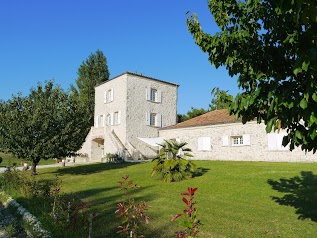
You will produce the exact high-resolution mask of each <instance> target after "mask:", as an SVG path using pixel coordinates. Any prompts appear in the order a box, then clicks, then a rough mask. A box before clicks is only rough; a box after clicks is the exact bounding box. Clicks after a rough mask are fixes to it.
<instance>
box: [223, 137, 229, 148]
mask: <svg viewBox="0 0 317 238" xmlns="http://www.w3.org/2000/svg"><path fill="white" fill-rule="evenodd" d="M222 146H229V136H228V135H223V136H222Z"/></svg>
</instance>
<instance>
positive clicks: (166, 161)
mask: <svg viewBox="0 0 317 238" xmlns="http://www.w3.org/2000/svg"><path fill="white" fill-rule="evenodd" d="M185 145H187V143H186V142H181V143H178V142H177V141H173V140H170V141H167V140H166V141H165V143H164V144H162V145H160V146H161V147H162V148H161V150H160V152H159V154H158V156H157V157H156V158H154V159H153V160H152V162H153V163H154V166H153V170H152V173H151V175H152V176H155V175H159V176H160V177H161V178H162V179H163V180H164V181H165V182H174V181H181V180H183V179H185V178H186V179H189V178H191V177H192V176H193V173H194V172H195V171H196V165H195V164H194V163H193V162H192V161H190V160H187V159H186V157H193V156H192V155H191V154H190V153H188V152H190V151H191V149H190V148H185Z"/></svg>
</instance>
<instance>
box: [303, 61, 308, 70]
mask: <svg viewBox="0 0 317 238" xmlns="http://www.w3.org/2000/svg"><path fill="white" fill-rule="evenodd" d="M309 65H310V61H304V62H303V64H302V69H303V70H305V71H306V72H307V70H308V67H309Z"/></svg>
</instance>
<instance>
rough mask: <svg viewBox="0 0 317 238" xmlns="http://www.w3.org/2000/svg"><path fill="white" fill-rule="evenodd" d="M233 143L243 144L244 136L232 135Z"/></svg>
mask: <svg viewBox="0 0 317 238" xmlns="http://www.w3.org/2000/svg"><path fill="white" fill-rule="evenodd" d="M231 140H232V145H243V137H242V136H233V137H231Z"/></svg>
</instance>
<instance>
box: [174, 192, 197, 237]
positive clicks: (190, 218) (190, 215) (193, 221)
mask: <svg viewBox="0 0 317 238" xmlns="http://www.w3.org/2000/svg"><path fill="white" fill-rule="evenodd" d="M197 189H198V188H188V189H187V192H184V193H181V195H182V196H188V197H189V198H188V199H187V198H186V197H183V199H182V200H183V202H184V203H185V204H186V207H187V208H186V209H185V210H184V211H183V213H184V214H176V215H175V216H173V217H172V221H174V220H175V219H177V218H178V217H180V216H182V215H184V216H183V217H184V219H183V220H182V221H181V222H180V223H179V224H180V225H181V226H183V227H185V230H184V231H179V232H178V233H177V238H191V237H195V236H196V235H197V233H198V231H199V226H200V225H201V222H200V220H198V218H197V216H198V210H197V209H196V208H195V207H194V206H195V204H196V201H195V200H194V195H195V192H196V191H197Z"/></svg>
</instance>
